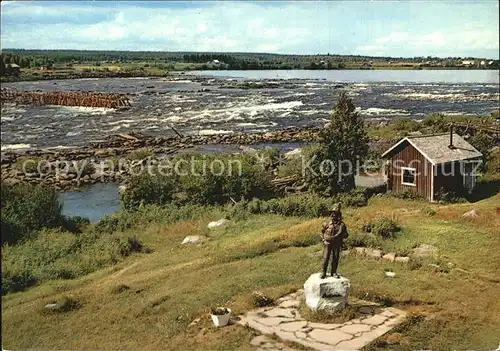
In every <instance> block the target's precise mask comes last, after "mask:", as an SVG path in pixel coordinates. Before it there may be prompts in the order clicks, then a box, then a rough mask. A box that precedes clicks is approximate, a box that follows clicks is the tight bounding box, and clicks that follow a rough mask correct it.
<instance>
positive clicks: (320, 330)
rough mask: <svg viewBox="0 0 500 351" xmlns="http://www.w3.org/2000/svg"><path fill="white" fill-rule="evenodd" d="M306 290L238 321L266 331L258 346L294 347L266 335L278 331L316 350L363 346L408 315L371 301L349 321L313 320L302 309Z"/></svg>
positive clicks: (289, 350)
mask: <svg viewBox="0 0 500 351" xmlns="http://www.w3.org/2000/svg"><path fill="white" fill-rule="evenodd" d="M303 294H304V292H303V290H299V291H297V292H296V293H293V294H290V295H287V296H284V297H282V298H281V299H279V300H277V302H276V306H270V307H263V308H259V309H256V310H253V311H250V312H248V313H247V314H245V315H242V316H239V321H238V323H240V324H242V325H245V326H249V327H251V328H253V329H256V330H257V331H259V332H260V333H262V334H264V335H259V336H257V337H255V338H254V339H253V340H252V342H251V344H252V345H253V346H256V347H257V348H258V350H269V351H275V350H284V351H292V350H293V349H292V348H290V347H287V346H286V345H285V344H283V343H280V342H276V341H275V340H273V339H271V338H270V337H267V336H266V335H273V334H274V335H275V336H276V337H278V338H279V339H281V340H284V341H292V342H295V343H298V344H301V345H303V346H305V347H308V348H311V349H314V350H320V351H348V350H349V351H350V350H359V349H361V348H362V347H364V346H365V345H367V344H368V343H370V342H372V341H373V340H375V339H376V338H378V337H380V336H382V335H383V334H385V333H387V332H388V331H390V330H391V329H393V328H394V327H395V326H397V325H398V324H400V323H401V322H402V321H403V320H404V319H405V318H406V312H404V311H401V310H398V309H396V308H393V307H388V308H382V307H380V306H378V305H376V304H373V303H369V302H367V303H366V304H360V305H359V306H357V305H356V306H357V307H356V308H357V313H356V317H355V318H354V319H351V320H349V321H347V322H345V323H340V324H324V323H312V322H308V321H306V320H305V319H304V318H302V316H301V315H300V312H299V306H300V305H301V302H302V300H303Z"/></svg>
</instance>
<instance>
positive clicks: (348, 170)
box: [306, 92, 368, 194]
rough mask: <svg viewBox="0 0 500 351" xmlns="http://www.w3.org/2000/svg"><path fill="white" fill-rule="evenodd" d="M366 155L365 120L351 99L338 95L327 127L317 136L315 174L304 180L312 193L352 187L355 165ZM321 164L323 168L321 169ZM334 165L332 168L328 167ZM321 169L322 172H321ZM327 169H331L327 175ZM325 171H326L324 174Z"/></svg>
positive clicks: (346, 189)
mask: <svg viewBox="0 0 500 351" xmlns="http://www.w3.org/2000/svg"><path fill="white" fill-rule="evenodd" d="M367 154H368V136H367V134H366V130H365V126H364V121H363V119H362V118H361V116H360V115H359V113H358V112H357V111H356V108H355V106H354V104H353V103H352V100H351V99H350V98H349V97H348V96H347V94H346V93H345V92H341V93H340V96H339V101H338V102H337V104H336V105H335V106H334V108H333V113H332V118H331V121H330V123H329V125H328V126H327V127H325V128H324V129H323V130H321V132H320V133H319V145H318V149H317V151H316V152H315V156H316V157H315V159H314V161H313V162H311V164H312V165H313V167H312V169H314V170H315V171H316V173H315V174H309V176H308V177H307V173H306V180H307V181H308V182H309V183H310V186H311V189H312V190H313V191H319V192H323V193H326V194H334V193H338V192H341V191H350V190H352V189H354V188H355V183H354V175H355V172H356V169H357V165H358V164H361V162H362V161H363V160H364V158H365V157H366V155H367ZM322 162H323V167H320V165H321V163H322ZM330 165H333V168H331V167H330V168H328V167H327V166H330ZM321 169H323V172H321ZM329 169H333V171H332V172H331V173H330V172H328V170H329ZM325 171H326V172H325Z"/></svg>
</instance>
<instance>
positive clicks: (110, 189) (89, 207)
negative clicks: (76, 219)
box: [59, 183, 120, 222]
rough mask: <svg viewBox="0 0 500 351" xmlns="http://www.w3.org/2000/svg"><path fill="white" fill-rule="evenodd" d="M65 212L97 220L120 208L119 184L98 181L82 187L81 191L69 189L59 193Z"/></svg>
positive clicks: (68, 214) (92, 220)
mask: <svg viewBox="0 0 500 351" xmlns="http://www.w3.org/2000/svg"><path fill="white" fill-rule="evenodd" d="M59 201H60V202H61V203H62V207H63V214H64V215H66V216H82V217H87V218H88V219H89V220H90V221H91V222H96V221H98V220H100V219H101V218H102V217H104V216H105V215H108V214H112V213H114V212H116V211H118V210H119V209H120V194H119V190H118V184H113V183H107V184H103V183H96V184H93V185H90V186H86V187H82V188H81V191H67V192H64V193H61V194H59Z"/></svg>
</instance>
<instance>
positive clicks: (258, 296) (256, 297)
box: [252, 291, 274, 307]
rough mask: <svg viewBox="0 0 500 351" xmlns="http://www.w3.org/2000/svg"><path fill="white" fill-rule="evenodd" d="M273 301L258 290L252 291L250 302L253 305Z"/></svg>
mask: <svg viewBox="0 0 500 351" xmlns="http://www.w3.org/2000/svg"><path fill="white" fill-rule="evenodd" d="M273 303H274V300H273V299H272V298H270V297H269V296H267V295H265V294H264V293H262V292H260V291H254V292H253V293H252V304H253V306H254V307H264V306H269V305H271V304H273Z"/></svg>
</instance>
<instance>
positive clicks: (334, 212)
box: [321, 203, 348, 279]
mask: <svg viewBox="0 0 500 351" xmlns="http://www.w3.org/2000/svg"><path fill="white" fill-rule="evenodd" d="M330 215H331V217H330V220H329V221H328V222H325V223H323V228H322V229H321V239H322V241H323V245H324V248H323V274H322V275H321V279H324V278H326V271H327V269H328V261H329V260H330V257H331V260H332V262H331V264H332V265H331V267H332V268H331V276H332V277H336V278H338V277H339V275H338V274H337V267H338V265H339V259H340V249H341V248H342V244H343V242H344V239H345V238H347V236H348V233H347V227H346V226H345V224H344V222H343V220H342V213H341V212H340V203H337V204H335V205H334V206H333V208H332V209H331V210H330Z"/></svg>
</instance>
